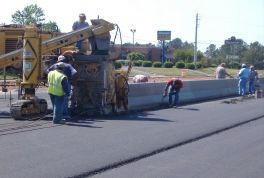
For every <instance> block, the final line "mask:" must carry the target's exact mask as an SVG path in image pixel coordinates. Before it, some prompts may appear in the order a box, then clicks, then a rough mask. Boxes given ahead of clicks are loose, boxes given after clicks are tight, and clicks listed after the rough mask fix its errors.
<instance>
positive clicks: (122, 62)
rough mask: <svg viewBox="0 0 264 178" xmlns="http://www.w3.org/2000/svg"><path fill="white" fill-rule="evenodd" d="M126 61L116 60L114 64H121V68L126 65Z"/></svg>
mask: <svg viewBox="0 0 264 178" xmlns="http://www.w3.org/2000/svg"><path fill="white" fill-rule="evenodd" d="M126 61H127V60H122V59H121V60H116V61H115V62H120V63H121V64H122V66H124V65H126Z"/></svg>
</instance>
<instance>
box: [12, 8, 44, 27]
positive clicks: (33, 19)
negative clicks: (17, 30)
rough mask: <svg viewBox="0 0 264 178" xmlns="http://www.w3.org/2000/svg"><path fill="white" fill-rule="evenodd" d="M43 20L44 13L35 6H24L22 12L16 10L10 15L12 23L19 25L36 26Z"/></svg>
mask: <svg viewBox="0 0 264 178" xmlns="http://www.w3.org/2000/svg"><path fill="white" fill-rule="evenodd" d="M44 20H45V15H44V11H43V9H42V8H41V7H38V6H37V4H32V5H29V6H26V7H25V8H24V9H23V10H22V11H20V10H17V11H16V12H15V13H14V14H13V15H12V22H14V23H16V24H21V25H30V24H33V25H36V24H39V23H42V22H43V21H44Z"/></svg>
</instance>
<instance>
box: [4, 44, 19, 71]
mask: <svg viewBox="0 0 264 178" xmlns="http://www.w3.org/2000/svg"><path fill="white" fill-rule="evenodd" d="M22 57H23V49H18V50H15V51H12V52H10V53H7V54H3V55H0V68H5V67H7V66H11V65H14V64H17V63H19V62H21V61H22Z"/></svg>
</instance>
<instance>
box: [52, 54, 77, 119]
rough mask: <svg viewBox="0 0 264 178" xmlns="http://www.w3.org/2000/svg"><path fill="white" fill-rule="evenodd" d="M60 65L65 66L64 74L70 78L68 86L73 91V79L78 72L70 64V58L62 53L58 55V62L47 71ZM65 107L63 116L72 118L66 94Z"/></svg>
mask: <svg viewBox="0 0 264 178" xmlns="http://www.w3.org/2000/svg"><path fill="white" fill-rule="evenodd" d="M58 65H62V66H63V74H64V75H65V76H66V77H67V79H68V88H69V90H70V91H71V80H72V78H73V76H74V75H75V74H76V73H77V71H76V70H75V69H74V68H73V67H72V65H71V64H69V59H68V58H67V57H65V56H64V55H60V56H59V57H58V61H57V63H56V64H54V65H52V66H50V67H49V68H48V71H47V72H50V71H53V70H55V69H56V68H57V66H58ZM63 105H64V107H63V117H64V119H66V120H70V119H71V117H70V116H69V111H68V105H69V96H67V95H65V98H64V104H63Z"/></svg>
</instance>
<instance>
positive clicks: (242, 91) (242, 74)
mask: <svg viewBox="0 0 264 178" xmlns="http://www.w3.org/2000/svg"><path fill="white" fill-rule="evenodd" d="M249 75H250V71H249V69H248V68H247V65H246V64H242V68H241V69H240V71H239V73H238V77H239V83H238V87H239V95H240V96H244V95H246V89H247V81H248V79H249Z"/></svg>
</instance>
